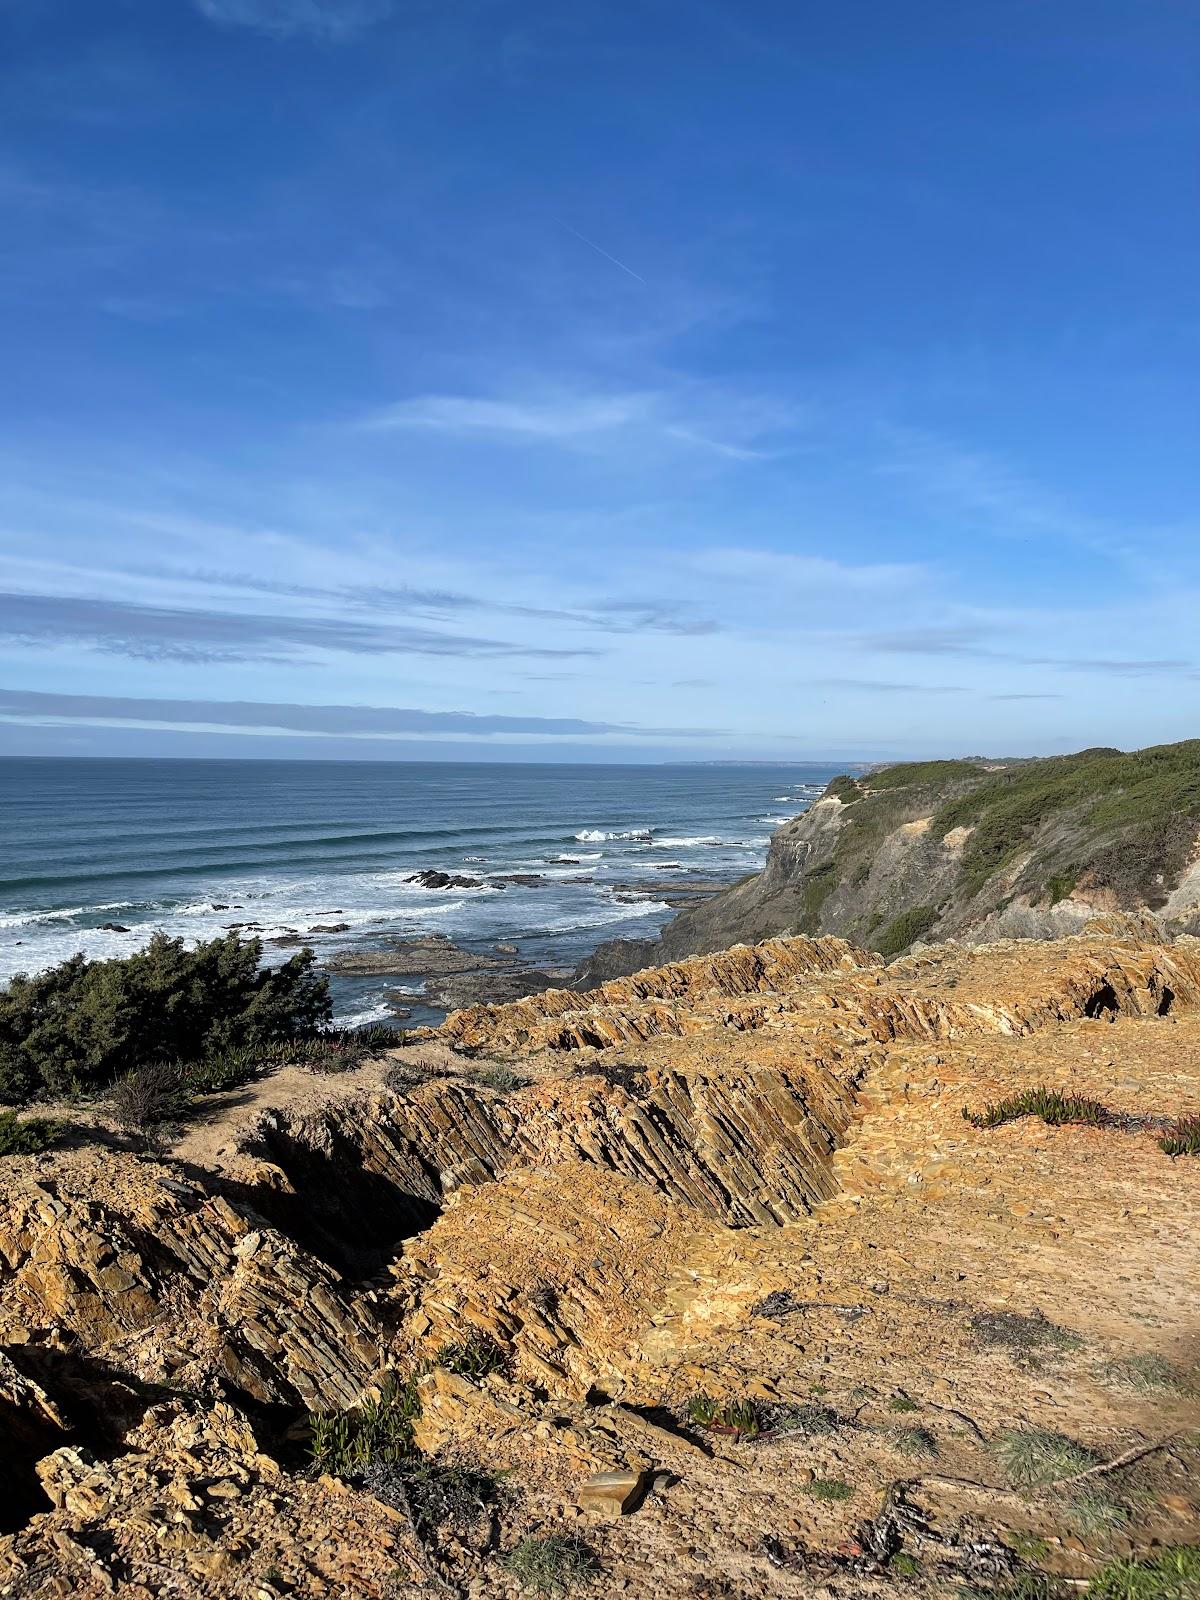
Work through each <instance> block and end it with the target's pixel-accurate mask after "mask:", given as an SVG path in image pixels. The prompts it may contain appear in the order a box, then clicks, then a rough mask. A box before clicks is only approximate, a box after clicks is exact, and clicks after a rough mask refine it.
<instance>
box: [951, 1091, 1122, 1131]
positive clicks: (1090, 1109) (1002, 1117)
mask: <svg viewBox="0 0 1200 1600" xmlns="http://www.w3.org/2000/svg"><path fill="white" fill-rule="evenodd" d="M963 1116H964V1117H965V1118H966V1120H967V1121H968V1122H969V1123H970V1124H971V1126H972V1127H973V1128H998V1127H1000V1126H1001V1124H1002V1123H1005V1122H1016V1121H1017V1119H1018V1118H1019V1117H1041V1119H1042V1121H1043V1122H1046V1123H1049V1125H1050V1126H1051V1127H1052V1128H1059V1127H1062V1126H1063V1124H1064V1123H1068V1122H1083V1123H1087V1124H1089V1125H1090V1126H1091V1127H1094V1128H1103V1127H1106V1126H1107V1125H1108V1124H1109V1123H1110V1122H1111V1121H1112V1120H1113V1116H1112V1112H1111V1111H1110V1110H1109V1109H1108V1107H1107V1106H1104V1105H1101V1103H1100V1101H1099V1100H1089V1099H1088V1098H1087V1096H1086V1095H1079V1094H1063V1093H1062V1092H1061V1091H1060V1090H1058V1089H1046V1088H1041V1089H1025V1090H1023V1091H1022V1092H1021V1093H1020V1094H1015V1095H1010V1096H1009V1098H1008V1099H1007V1100H998V1101H996V1102H995V1104H993V1105H990V1106H985V1107H984V1108H983V1110H982V1111H968V1110H967V1108H966V1107H965V1106H964V1107H963Z"/></svg>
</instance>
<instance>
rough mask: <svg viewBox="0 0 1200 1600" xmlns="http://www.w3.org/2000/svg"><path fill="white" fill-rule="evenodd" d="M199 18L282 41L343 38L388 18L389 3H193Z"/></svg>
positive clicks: (233, 0) (312, 0)
mask: <svg viewBox="0 0 1200 1600" xmlns="http://www.w3.org/2000/svg"><path fill="white" fill-rule="evenodd" d="M194 4H195V6H196V9H197V10H198V11H199V12H200V14H201V16H204V17H207V18H208V20H209V21H210V22H217V23H222V24H225V25H226V26H230V27H241V28H254V29H255V30H257V31H258V32H259V33H269V34H274V35H275V36H276V37H278V38H281V39H285V38H289V37H292V36H296V35H301V36H307V37H309V38H313V39H334V40H336V39H346V38H349V37H350V36H351V35H353V34H356V33H359V32H361V31H362V30H363V29H364V28H368V27H370V26H371V25H372V24H373V23H376V22H382V21H383V19H384V18H385V17H387V16H390V15H391V11H392V0H194Z"/></svg>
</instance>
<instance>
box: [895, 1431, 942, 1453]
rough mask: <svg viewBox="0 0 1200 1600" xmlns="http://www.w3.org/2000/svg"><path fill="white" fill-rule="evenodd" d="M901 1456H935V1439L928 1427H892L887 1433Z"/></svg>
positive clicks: (936, 1450) (936, 1448)
mask: <svg viewBox="0 0 1200 1600" xmlns="http://www.w3.org/2000/svg"><path fill="white" fill-rule="evenodd" d="M888 1437H889V1439H890V1440H891V1442H892V1445H893V1447H894V1448H895V1449H896V1450H899V1452H900V1454H901V1455H903V1456H936V1455H937V1453H938V1447H937V1440H936V1439H935V1438H934V1437H933V1435H932V1434H931V1433H930V1431H929V1429H928V1428H893V1429H892V1431H891V1433H890V1434H889V1435H888Z"/></svg>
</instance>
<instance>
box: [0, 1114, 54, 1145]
mask: <svg viewBox="0 0 1200 1600" xmlns="http://www.w3.org/2000/svg"><path fill="white" fill-rule="evenodd" d="M65 1128H66V1124H65V1123H63V1122H58V1121H56V1120H55V1119H54V1118H53V1117H18V1116H17V1113H16V1112H15V1111H0V1156H36V1155H38V1154H39V1153H40V1152H41V1151H43V1150H49V1149H50V1147H51V1145H55V1144H57V1143H58V1141H59V1140H60V1139H61V1138H62V1136H63V1133H64V1131H65Z"/></svg>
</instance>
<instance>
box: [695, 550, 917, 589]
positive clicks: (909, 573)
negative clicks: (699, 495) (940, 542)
mask: <svg viewBox="0 0 1200 1600" xmlns="http://www.w3.org/2000/svg"><path fill="white" fill-rule="evenodd" d="M687 560H688V564H689V565H690V566H691V567H693V568H694V569H695V570H696V571H698V572H702V573H704V574H706V575H708V576H710V577H716V578H720V579H722V580H723V581H728V582H733V583H739V584H753V585H756V586H761V585H763V584H769V585H771V587H772V588H773V589H778V588H779V587H780V586H781V585H782V586H786V587H787V588H788V589H792V590H800V591H802V592H803V591H809V590H814V589H851V590H863V589H880V590H887V589H895V588H911V587H913V586H914V585H917V584H920V583H923V582H927V581H928V579H929V576H930V573H929V568H928V567H926V566H924V565H922V564H921V563H919V562H902V561H875V562H872V561H864V562H850V561H838V560H836V559H835V558H833V557H831V556H822V555H803V554H792V553H790V552H788V551H785V550H762V549H747V548H744V547H737V546H729V547H722V548H717V549H710V550H700V551H697V552H696V553H695V554H694V555H691V556H689V557H688V558H687Z"/></svg>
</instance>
